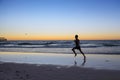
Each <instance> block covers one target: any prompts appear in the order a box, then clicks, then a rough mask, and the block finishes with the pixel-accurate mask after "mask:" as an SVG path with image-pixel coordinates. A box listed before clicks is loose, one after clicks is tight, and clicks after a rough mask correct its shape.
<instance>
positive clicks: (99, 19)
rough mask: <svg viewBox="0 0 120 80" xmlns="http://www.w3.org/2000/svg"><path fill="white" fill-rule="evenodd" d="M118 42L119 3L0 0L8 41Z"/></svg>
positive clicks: (0, 26)
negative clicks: (76, 36) (114, 40)
mask: <svg viewBox="0 0 120 80" xmlns="http://www.w3.org/2000/svg"><path fill="white" fill-rule="evenodd" d="M75 34H78V35H79V38H80V39H82V40H96V39H97V40H101V39H102V40H106V39H119V40H120V0H0V37H3V36H4V37H6V38H7V39H8V40H71V39H74V35H75Z"/></svg>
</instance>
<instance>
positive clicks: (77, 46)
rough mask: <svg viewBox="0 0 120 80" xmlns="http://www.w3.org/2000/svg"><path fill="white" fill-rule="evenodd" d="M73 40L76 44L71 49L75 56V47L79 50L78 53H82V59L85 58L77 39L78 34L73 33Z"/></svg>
mask: <svg viewBox="0 0 120 80" xmlns="http://www.w3.org/2000/svg"><path fill="white" fill-rule="evenodd" d="M74 42H75V45H76V46H75V47H73V49H72V51H73V52H74V54H75V57H76V56H77V53H76V52H75V49H77V50H79V51H80V53H82V55H83V56H84V60H86V56H85V54H84V53H83V52H82V50H81V47H80V40H79V39H78V35H75V40H74Z"/></svg>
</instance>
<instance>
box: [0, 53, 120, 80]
mask: <svg viewBox="0 0 120 80" xmlns="http://www.w3.org/2000/svg"><path fill="white" fill-rule="evenodd" d="M86 56H87V60H86V62H84V61H83V56H82V55H80V54H79V55H78V56H77V57H76V58H74V56H73V54H55V53H25V52H0V80H120V76H119V75H120V63H119V61H120V58H119V57H120V55H104V54H99V55H98V54H86Z"/></svg>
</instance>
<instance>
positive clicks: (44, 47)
mask: <svg viewBox="0 0 120 80" xmlns="http://www.w3.org/2000/svg"><path fill="white" fill-rule="evenodd" d="M80 45H81V49H82V51H83V52H84V53H85V54H120V40H81V41H80ZM74 46H75V44H74V41H72V40H44V41H43V40H38V41H36V40H32V41H31V40H8V41H3V42H0V52H37V53H65V54H73V52H72V50H71V49H72V48H73V47H74ZM76 51H77V53H79V52H78V50H76Z"/></svg>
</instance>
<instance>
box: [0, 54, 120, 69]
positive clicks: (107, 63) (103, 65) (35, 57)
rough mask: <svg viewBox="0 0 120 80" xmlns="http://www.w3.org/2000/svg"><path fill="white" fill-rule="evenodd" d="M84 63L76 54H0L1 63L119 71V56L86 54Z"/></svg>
mask: <svg viewBox="0 0 120 80" xmlns="http://www.w3.org/2000/svg"><path fill="white" fill-rule="evenodd" d="M86 57H87V58H86V61H84V60H83V56H82V55H81V54H78V55H77V57H74V54H62V53H61V54H57V53H32V52H31V53H28V52H0V62H2V63H25V64H38V65H60V66H68V67H71V66H73V67H74V66H77V67H83V68H94V69H108V70H120V63H119V61H120V55H104V54H86Z"/></svg>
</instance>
